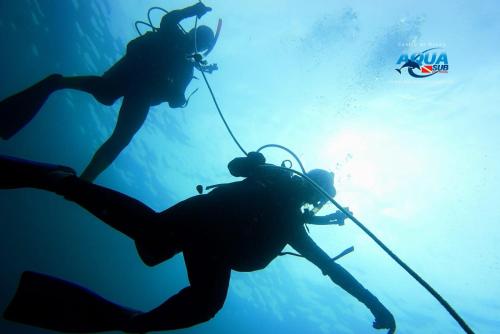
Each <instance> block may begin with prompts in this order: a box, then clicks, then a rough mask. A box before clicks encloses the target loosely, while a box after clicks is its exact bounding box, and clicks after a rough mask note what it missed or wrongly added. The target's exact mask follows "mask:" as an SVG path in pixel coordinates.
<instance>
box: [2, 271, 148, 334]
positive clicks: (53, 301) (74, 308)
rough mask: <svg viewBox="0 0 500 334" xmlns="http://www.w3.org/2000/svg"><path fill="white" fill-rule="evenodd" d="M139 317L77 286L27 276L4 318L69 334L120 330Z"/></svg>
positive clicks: (52, 279) (38, 275)
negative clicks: (135, 317) (130, 320)
mask: <svg viewBox="0 0 500 334" xmlns="http://www.w3.org/2000/svg"><path fill="white" fill-rule="evenodd" d="M137 313H138V311H135V310H132V309H129V308H125V307H122V306H120V305H117V304H114V303H112V302H110V301H108V300H105V299H104V298H102V297H100V296H98V295H96V294H95V293H93V292H91V291H89V290H87V289H85V288H82V287H80V286H78V285H76V284H73V283H70V282H67V281H64V280H60V279H57V278H54V277H50V276H46V275H42V274H38V273H33V272H25V273H23V275H22V277H21V281H20V282H19V287H18V289H17V291H16V294H15V296H14V298H13V299H12V301H11V302H10V304H9V305H8V307H7V309H6V310H5V313H4V318H5V319H7V320H10V321H15V322H18V323H23V324H26V325H31V326H36V327H41V328H46V329H50V330H56V331H61V332H66V333H88V332H102V331H109V330H118V329H120V328H122V327H123V324H124V323H127V322H128V321H129V319H131V318H132V317H133V315H134V314H137Z"/></svg>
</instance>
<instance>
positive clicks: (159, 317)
mask: <svg viewBox="0 0 500 334" xmlns="http://www.w3.org/2000/svg"><path fill="white" fill-rule="evenodd" d="M228 167H229V170H230V172H231V174H233V175H238V176H243V177H245V179H243V180H242V181H238V182H233V183H228V184H222V185H219V186H217V187H216V188H215V189H213V190H211V191H210V192H208V193H207V194H201V195H198V196H194V197H191V198H188V199H186V200H184V201H182V202H179V203H177V204H175V205H174V206H172V207H170V208H168V209H166V210H165V211H163V212H159V213H158V212H155V211H154V210H152V209H150V208H149V207H147V206H146V205H144V204H143V203H141V202H139V201H137V200H135V199H133V198H131V197H129V196H127V195H125V194H122V193H119V192H116V191H114V190H111V189H108V188H105V187H101V186H98V185H94V184H92V183H90V182H87V181H85V180H83V179H81V178H78V177H77V176H76V175H75V173H74V171H72V169H71V168H69V167H64V166H57V165H50V164H43V163H36V162H32V161H26V160H21V159H16V158H11V157H3V156H0V188H2V189H13V188H22V187H30V188H38V189H44V190H47V191H50V192H54V193H57V194H59V195H62V196H64V198H65V199H67V200H69V201H72V202H75V203H77V204H78V205H80V206H81V207H82V208H84V209H86V210H87V211H88V212H90V213H91V214H93V215H94V216H96V217H97V218H98V219H100V220H101V221H103V222H104V223H106V224H108V225H109V226H111V227H112V228H114V229H116V230H117V231H119V232H121V233H124V234H125V235H127V236H128V237H130V238H131V239H132V240H133V241H134V243H135V246H136V248H137V252H138V255H139V256H140V258H141V259H142V260H143V262H144V263H145V264H146V265H148V266H155V265H157V264H159V263H161V262H163V261H166V260H168V259H170V258H171V257H173V256H174V255H176V254H178V253H182V254H183V255H184V261H185V264H186V268H187V272H188V278H189V286H188V287H186V288H184V289H182V290H181V291H180V292H179V293H178V294H176V295H174V296H172V297H171V298H169V299H168V300H167V301H165V302H164V303H163V304H162V305H160V306H158V307H157V308H155V309H153V310H151V311H148V312H141V311H137V310H131V309H128V308H126V307H123V306H120V305H117V304H114V303H111V302H109V301H107V300H105V299H103V298H102V297H99V296H97V295H95V294H94V293H92V292H90V291H88V290H86V289H84V288H82V287H79V286H77V285H75V284H73V283H69V282H66V281H62V280H60V279H56V278H52V277H49V276H46V275H42V274H37V273H32V272H26V273H25V274H24V275H23V277H22V279H21V282H20V284H19V288H18V290H17V293H16V295H15V297H14V298H13V300H12V302H11V303H10V305H9V306H8V308H7V310H6V312H5V314H4V316H5V318H6V319H8V320H11V321H16V322H20V323H24V324H29V325H33V326H39V327H43V328H47V329H54V330H59V331H64V332H98V331H105V330H122V331H125V332H134V333H136V332H148V331H156V330H170V329H179V328H185V327H189V326H193V325H196V324H199V323H201V322H204V321H207V320H209V319H211V318H212V317H213V316H214V315H215V314H216V313H217V312H218V311H219V310H220V309H221V308H222V306H223V304H224V301H225V298H226V294H227V290H228V286H229V280H230V273H231V270H236V271H244V272H251V271H256V270H259V269H263V268H265V267H266V266H267V265H268V264H269V263H270V262H271V261H273V260H274V259H275V258H276V257H277V256H279V255H280V253H281V251H282V250H283V248H284V247H285V246H286V245H290V246H292V247H293V248H294V249H295V250H296V251H297V252H298V253H299V254H300V255H301V256H303V257H305V258H306V259H307V260H309V261H310V262H311V263H313V264H314V265H315V266H317V267H318V268H319V269H320V270H321V271H322V272H323V274H324V275H327V276H328V277H329V278H330V279H331V280H332V281H333V282H334V283H335V284H337V285H339V286H340V287H341V288H342V289H344V290H345V291H347V292H348V293H350V294H351V295H352V296H353V297H355V298H356V299H358V300H359V301H360V302H362V303H363V304H365V305H366V306H367V307H368V308H369V309H370V311H371V312H372V313H373V315H374V316H375V322H374V324H373V326H374V327H375V328H389V329H390V331H393V330H394V329H395V321H394V318H393V316H392V314H391V313H390V312H389V311H388V310H387V309H386V308H385V307H384V306H383V305H382V303H380V302H379V300H378V299H377V298H376V297H375V296H374V295H373V294H371V293H370V292H369V291H368V290H367V289H365V288H364V287H363V286H362V285H361V284H360V283H359V282H358V281H357V280H356V279H355V278H354V277H353V276H352V275H351V274H349V273H348V272H347V271H346V270H345V269H344V268H342V267H341V266H340V265H339V264H337V263H336V262H335V261H334V260H332V258H330V256H329V255H328V254H326V253H325V252H324V251H323V250H322V249H321V248H320V247H318V246H317V245H316V243H315V242H314V241H313V240H312V239H311V238H310V237H309V235H308V233H307V231H306V228H305V224H306V223H308V222H309V220H316V223H321V222H320V221H321V220H324V221H325V223H326V222H331V221H336V222H337V223H338V221H340V220H342V221H343V219H345V217H342V216H340V215H339V212H336V213H334V214H332V215H330V216H324V217H314V218H313V214H312V213H311V212H310V211H308V212H307V213H304V212H303V211H302V210H301V208H302V207H303V205H304V204H306V203H309V204H311V205H313V206H314V207H315V208H319V207H321V206H322V205H323V204H324V203H325V200H324V199H323V198H322V195H319V194H318V192H317V191H316V190H315V189H314V188H313V187H311V186H310V184H309V183H307V182H305V180H304V179H303V178H301V177H297V176H292V174H291V173H290V172H288V171H283V170H276V169H273V168H271V167H269V165H266V164H265V159H264V157H263V156H262V155H261V154H260V153H255V152H252V153H250V154H249V156H248V157H244V158H236V159H234V160H233V161H231V162H230V163H229V165H228ZM308 176H309V177H310V178H311V179H313V180H314V181H315V182H316V183H317V184H319V185H320V186H321V187H322V188H323V189H324V190H325V191H327V192H328V193H329V194H330V195H331V196H334V195H335V188H334V186H333V174H332V173H329V172H327V171H324V170H320V169H316V170H313V171H311V172H309V173H308ZM312 211H313V212H314V211H315V210H314V209H313V210H312Z"/></svg>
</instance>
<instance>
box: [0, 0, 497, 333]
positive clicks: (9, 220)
mask: <svg viewBox="0 0 500 334" xmlns="http://www.w3.org/2000/svg"><path fill="white" fill-rule="evenodd" d="M194 3H195V1H193V2H189V1H185V0H182V1H181V0H164V1H160V0H154V1H153V0H141V1H136V0H16V1H12V0H10V1H9V0H0V30H1V31H2V33H1V34H0V50H1V52H0V76H1V80H0V99H3V98H5V97H7V96H9V95H11V94H14V93H15V92H18V91H20V90H22V89H24V88H25V87H27V86H29V85H31V84H33V83H35V82H37V81H38V80H40V79H42V78H44V77H45V76H47V75H49V74H51V73H61V74H64V75H100V74H102V73H103V72H104V71H105V70H107V69H108V68H109V67H110V66H111V65H112V64H113V63H114V62H116V61H117V60H118V59H120V57H121V56H122V55H123V54H124V52H125V49H126V45H127V43H128V41H130V40H131V39H133V38H135V37H137V31H136V30H135V27H134V22H135V21H136V20H146V17H147V11H148V9H149V8H150V7H152V6H162V7H164V8H165V9H167V10H172V9H176V8H182V7H186V6H188V5H191V4H194ZM204 3H205V4H206V5H207V6H210V7H213V11H212V12H210V13H208V14H207V15H205V16H204V17H203V18H202V19H201V20H200V23H202V24H206V25H209V26H211V27H214V28H215V27H216V25H217V21H218V19H219V18H222V20H223V26H222V31H221V34H220V38H219V40H218V42H217V45H216V47H215V49H214V50H213V52H212V53H211V54H210V55H209V57H208V61H209V62H211V63H212V62H213V63H217V64H218V66H219V70H218V71H216V72H214V73H213V74H211V75H208V80H209V81H210V84H211V85H212V87H213V89H214V93H215V96H216V97H217V99H218V102H219V104H220V106H221V108H222V110H223V112H224V115H225V117H226V118H227V121H228V122H229V124H230V126H231V128H232V130H233V131H234V133H235V135H236V137H237V138H238V139H239V140H240V142H241V144H242V146H243V147H244V148H245V149H246V150H248V151H251V150H256V149H257V148H259V147H260V146H262V145H264V144H268V143H277V144H282V145H286V146H287V147H289V148H291V149H292V150H293V151H294V152H296V153H297V154H298V155H299V157H300V158H301V159H302V161H303V163H304V164H305V166H306V169H313V168H324V169H329V170H332V171H333V172H334V173H335V181H336V188H337V194H338V195H337V197H336V199H337V200H338V201H339V202H340V203H341V205H343V206H346V207H349V209H350V210H351V211H352V212H353V213H354V215H355V216H356V217H357V218H358V219H360V220H361V221H362V222H363V223H365V225H366V226H367V227H368V228H370V229H371V230H372V231H373V232H374V233H375V235H377V236H378V237H380V239H382V240H383V241H384V242H385V243H386V244H387V245H388V246H389V247H390V248H391V249H392V250H393V251H394V252H395V253H396V254H397V255H399V256H400V257H401V258H402V259H403V260H404V261H405V262H407V263H408V264H409V265H410V266H411V267H412V268H413V269H414V270H415V271H416V272H417V273H419V274H420V275H421V276H422V277H423V278H424V279H425V280H427V281H428V282H429V283H430V284H431V285H432V286H433V287H434V288H435V289H436V290H437V291H438V292H439V293H440V294H442V296H443V297H445V298H446V299H447V300H448V302H449V303H450V304H451V305H452V306H453V307H454V308H455V309H456V310H457V312H458V313H460V315H461V316H462V317H463V318H464V319H465V320H466V321H467V323H468V324H469V325H470V326H471V328H472V329H474V331H475V332H476V333H482V334H494V333H499V332H500V318H499V314H500V301H499V300H500V298H499V297H500V284H499V282H500V224H499V223H500V205H499V198H500V191H499V189H500V178H499V175H500V148H499V143H500V135H499V133H500V132H499V131H500V130H499V129H500V109H499V106H500V94H499V90H500V57H498V54H499V51H500V49H499V48H500V47H499V43H498V36H499V35H500V21H499V20H498V17H500V6H499V4H498V2H497V1H475V2H470V1H451V0H446V1H439V2H434V3H431V4H423V3H415V2H404V1H403V2H402V1H381V2H380V1H377V2H370V1H359V0H358V1H327V0H321V1H319V0H313V1H298V0H288V1H284V0H276V1H264V0H254V1H208V0H207V1H206V2H204ZM152 18H153V21H154V22H155V23H159V20H160V18H161V12H158V11H157V12H153V17H152ZM183 25H184V27H186V28H191V27H193V26H194V19H193V20H186V21H183ZM141 28H143V27H141ZM433 47H438V48H440V49H439V50H441V51H442V52H446V55H447V60H448V62H449V70H448V73H437V74H436V75H432V76H430V77H426V78H414V77H412V76H411V75H409V72H408V71H407V68H403V69H402V71H401V74H399V73H398V72H397V71H395V69H396V68H399V67H401V65H403V64H402V63H400V64H397V62H398V59H399V58H400V56H401V55H402V54H412V53H418V52H422V51H424V50H425V49H429V48H433ZM419 73H420V72H419ZM195 75H197V76H198V77H199V78H200V79H201V76H200V75H199V73H195ZM138 84H140V83H138ZM196 88H199V91H198V92H197V93H196V94H194V95H193V97H192V98H191V100H190V103H189V105H188V107H187V108H185V109H170V108H169V107H168V105H167V104H163V105H159V106H157V107H154V108H153V110H152V111H151V112H150V114H149V116H148V118H147V120H146V122H145V124H144V126H143V128H142V129H141V130H140V131H139V132H138V133H137V134H136V136H135V137H134V139H133V141H132V142H131V144H130V145H129V146H128V147H127V148H126V149H125V150H124V151H123V152H122V153H121V154H120V156H119V157H118V159H117V160H115V162H114V163H113V164H112V166H111V167H110V168H108V169H107V170H106V171H105V172H104V173H102V174H101V175H100V176H99V177H98V178H97V180H96V183H98V184H100V185H104V186H106V187H110V188H112V189H115V190H119V191H121V192H123V193H126V194H128V195H130V196H132V197H135V198H137V199H139V200H141V201H143V202H145V203H146V204H148V205H149V206H151V207H152V208H154V209H155V210H163V209H165V208H167V207H169V206H171V205H173V204H175V203H176V202H178V201H180V200H183V199H185V198H187V197H190V196H193V195H195V194H196V189H195V187H196V185H198V184H202V185H211V184H216V183H222V182H229V181H234V180H235V179H234V178H232V177H231V175H230V174H229V172H228V170H227V163H228V162H229V161H230V160H231V159H233V158H234V157H236V156H241V155H242V153H241V152H240V151H239V150H238V147H237V146H236V145H235V144H234V142H233V141H232V139H231V137H230V136H229V135H228V133H227V131H226V129H225V127H224V125H223V123H222V122H221V120H220V118H219V116H218V115H217V110H216V109H215V106H214V104H213V102H212V98H211V96H210V93H209V92H208V89H207V88H206V86H205V84H204V82H203V80H193V81H192V82H191V84H190V86H189V87H188V89H187V93H188V94H189V93H190V92H192V91H194V90H195V89H196ZM119 105H120V103H115V104H114V105H113V106H112V107H106V106H103V105H101V104H99V103H97V102H96V101H95V100H94V99H93V98H92V97H91V96H89V95H86V94H84V93H80V92H76V91H70V90H65V91H61V92H57V93H55V94H54V95H53V96H52V97H51V98H50V99H49V101H48V102H47V103H46V105H45V106H44V108H43V109H42V110H41V112H40V113H39V114H38V115H37V116H36V117H35V119H34V120H33V121H32V122H31V123H30V124H29V125H27V126H26V127H25V128H24V129H23V130H22V131H21V132H20V133H19V134H17V135H16V136H14V137H13V138H12V139H10V140H9V141H0V154H5V155H13V156H19V157H23V158H28V159H32V160H37V161H45V162H51V163H57V164H64V165H68V166H71V167H73V168H75V169H76V170H77V171H78V172H81V171H82V170H83V168H84V167H85V166H86V164H87V163H88V161H89V160H90V159H91V157H92V155H93V153H94V152H95V151H96V149H97V148H98V147H99V146H100V145H101V144H102V143H103V141H104V140H105V139H106V138H107V137H108V136H109V135H110V134H111V132H112V130H113V128H114V125H115V123H116V117H117V113H118V108H119ZM264 153H265V154H266V158H267V160H268V162H272V163H275V164H279V163H281V161H282V160H284V159H288V158H289V156H287V154H285V153H282V152H280V151H276V150H269V151H265V152H264ZM294 167H297V166H294ZM334 210H335V208H334V207H333V206H325V207H324V208H323V209H322V211H321V214H326V213H329V212H333V211H334ZM0 224H1V227H2V232H1V233H0V261H1V268H2V269H1V272H2V274H1V286H0V308H1V310H2V311H3V310H4V309H5V307H6V305H7V303H8V302H9V300H10V299H11V298H12V296H13V294H14V292H15V289H16V286H17V282H18V279H19V277H20V274H21V273H22V272H23V271H25V270H34V271H39V272H43V273H47V274H50V275H54V276H58V277H62V278H64V279H67V280H69V281H74V282H77V283H79V284H81V285H83V286H85V287H88V288H90V289H91V290H93V291H95V292H97V293H99V294H100V295H102V296H104V297H106V298H108V299H110V300H112V301H114V302H117V303H120V304H123V305H127V306H130V307H133V308H138V309H143V310H148V309H151V308H153V307H156V306H157V305H159V304H160V303H162V302H163V301H164V300H166V299H167V298H168V297H169V296H171V295H172V294H174V293H176V292H177V291H179V290H180V289H181V288H183V287H184V286H186V284H187V277H186V272H185V267H184V262H183V259H182V256H176V257H175V258H173V259H172V260H170V261H167V262H166V263H164V264H162V265H160V266H157V267H154V268H149V267H146V266H144V265H143V264H142V262H141V261H140V259H139V258H138V256H137V255H136V251H135V248H134V245H133V243H132V242H131V241H130V240H129V239H127V238H126V237H125V236H122V235H120V234H119V233H116V232H115V231H113V230H111V229H110V228H109V227H107V226H106V225H105V224H103V223H102V222H100V221H98V220H97V218H95V217H93V216H92V215H90V214H89V213H87V212H86V211H84V210H83V209H81V208H80V207H78V206H77V205H76V204H74V203H72V202H68V201H65V200H64V199H63V198H61V197H59V196H57V195H53V194H50V193H48V192H43V191H40V190H33V189H21V190H10V191H0ZM310 235H311V236H312V237H313V239H314V240H315V241H316V242H317V243H318V244H319V245H320V246H321V247H322V248H323V249H325V250H326V251H327V252H328V253H329V254H330V255H331V256H334V255H336V254H338V253H339V252H340V251H342V250H343V249H345V248H347V247H349V246H354V248H355V252H354V253H352V254H350V255H348V256H346V257H344V258H342V259H341V260H339V263H340V264H341V265H342V266H344V267H345V268H346V269H347V270H349V272H351V273H352V274H353V275H354V276H355V277H356V278H357V279H358V280H359V281H360V282H361V283H362V284H363V285H364V286H365V287H366V288H367V289H369V290H370V291H371V292H372V293H373V294H374V295H376V296H377V297H378V298H379V299H380V300H381V301H382V303H383V304H384V305H385V306H386V307H387V308H388V309H389V310H390V311H391V312H392V313H393V315H394V317H395V319H396V323H397V326H398V333H404V334H416V333H419V334H421V333H440V334H442V333H462V332H463V331H462V330H461V329H460V327H459V326H458V325H457V323H456V322H455V321H454V320H453V319H452V318H451V317H450V315H449V314H448V313H446V311H445V310H444V309H443V308H442V307H441V306H440V305H439V304H438V302H437V301H436V300H435V299H433V298H432V296H430V294H429V293H428V292H427V291H425V290H424V289H423V288H422V287H421V286H420V285H419V284H418V283H417V282H415V281H414V280H413V279H412V278H411V277H410V276H409V275H408V274H407V273H406V272H404V271H403V270H402V269H401V268H400V267H399V266H398V265H397V264H396V263H395V262H394V261H393V260H391V259H390V258H389V257H388V256H387V255H386V254H385V253H384V252H383V251H382V250H381V249H380V248H378V247H377V246H376V245H375V244H374V242H373V241H372V240H371V239H369V238H368V237H367V236H366V235H365V234H364V233H363V232H362V231H361V230H360V229H359V228H357V227H356V226H355V225H354V224H353V223H352V222H350V221H349V220H347V221H346V224H345V226H326V227H318V226H313V227H311V228H310ZM372 321H373V317H372V315H371V313H370V312H369V310H368V309H366V307H365V306H364V305H362V304H361V303H359V302H358V301H357V300H355V299H354V298H353V297H351V296H350V295H348V294H347V293H345V292H344V291H343V290H341V289H340V288H339V287H337V286H336V285H334V284H332V282H331V281H330V279H328V278H327V277H325V276H323V275H322V273H321V271H320V270H318V269H317V268H316V267H314V266H313V265H312V264H310V263H309V262H307V261H305V260H303V259H300V258H296V257H290V256H288V257H286V256H284V257H279V258H277V259H276V260H275V261H274V262H273V263H272V264H271V265H269V266H268V267H267V268H266V269H264V270H262V271H258V272H253V273H238V272H233V273H232V279H231V283H230V289H229V293H228V297H227V300H226V303H225V306H224V308H223V309H222V310H221V311H220V312H219V313H218V314H217V315H216V316H215V318H214V319H212V320H210V321H209V322H207V323H204V324H202V325H198V326H195V327H192V328H188V329H184V330H179V331H175V332H178V333H193V334H194V333H204V334H209V333H220V334H230V333H231V334H232V333H239V334H250V333H252V334H254V333H261V334H267V333H287V334H304V333H313V334H316V333H319V334H322V333H338V334H360V333H362V334H365V333H377V332H379V333H385V331H377V330H375V329H373V328H372V327H371V324H372ZM46 332H48V331H44V330H41V329H38V328H32V327H27V326H23V325H18V324H15V323H10V322H7V321H5V320H3V319H2V320H0V333H23V334H24V333H25V334H32V333H46Z"/></svg>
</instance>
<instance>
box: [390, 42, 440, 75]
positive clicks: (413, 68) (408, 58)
mask: <svg viewBox="0 0 500 334" xmlns="http://www.w3.org/2000/svg"><path fill="white" fill-rule="evenodd" d="M440 49H441V48H431V49H427V50H424V51H422V52H418V53H414V54H411V55H409V54H406V53H403V54H402V55H401V56H400V57H399V59H398V61H397V63H396V64H398V65H400V64H402V65H401V66H400V67H399V68H396V69H395V70H396V71H397V72H398V73H399V74H401V71H402V70H403V69H404V68H406V69H408V74H409V75H410V76H412V77H414V78H427V77H430V76H432V75H435V74H437V73H448V70H449V64H448V55H447V54H446V52H444V51H441V52H440V53H439V55H438V52H436V51H435V50H440ZM431 51H434V52H431ZM417 70H418V71H420V73H419V72H418V71H417Z"/></svg>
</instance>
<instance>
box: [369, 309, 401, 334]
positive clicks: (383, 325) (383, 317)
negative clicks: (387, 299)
mask: <svg viewBox="0 0 500 334" xmlns="http://www.w3.org/2000/svg"><path fill="white" fill-rule="evenodd" d="M370 311H372V313H373V315H374V316H375V321H374V322H373V328H375V329H388V330H389V332H387V334H392V333H395V332H396V320H394V316H393V315H392V313H391V312H390V311H389V310H388V309H387V308H386V307H385V306H384V305H382V304H380V303H379V304H378V305H377V306H376V307H372V308H370Z"/></svg>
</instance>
